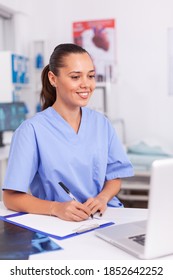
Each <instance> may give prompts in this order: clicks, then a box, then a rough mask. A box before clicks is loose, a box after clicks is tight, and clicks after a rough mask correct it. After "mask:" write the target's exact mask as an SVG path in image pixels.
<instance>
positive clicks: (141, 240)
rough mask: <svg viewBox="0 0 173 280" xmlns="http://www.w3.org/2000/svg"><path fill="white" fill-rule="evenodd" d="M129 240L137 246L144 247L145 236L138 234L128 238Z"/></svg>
mask: <svg viewBox="0 0 173 280" xmlns="http://www.w3.org/2000/svg"><path fill="white" fill-rule="evenodd" d="M129 239H131V240H133V241H134V242H137V243H138V244H140V245H142V246H144V245H145V234H140V235H136V236H130V237H129Z"/></svg>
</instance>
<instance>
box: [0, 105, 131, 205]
mask: <svg viewBox="0 0 173 280" xmlns="http://www.w3.org/2000/svg"><path fill="white" fill-rule="evenodd" d="M81 110H82V118H81V124H80V128H79V131H78V133H76V132H75V131H74V130H73V128H72V127H71V126H70V125H69V124H68V123H67V122H66V121H65V120H64V119H63V118H62V117H61V116H60V115H59V114H58V113H57V112H56V111H55V110H54V109H53V108H52V107H49V108H47V109H46V110H44V111H42V112H39V113H37V114H36V115H35V116H34V117H32V118H30V119H28V120H26V121H24V122H23V123H22V124H21V125H20V126H19V127H18V129H17V130H16V131H15V133H14V135H13V139H12V143H11V147H10V155H9V160H8V166H7V172H6V176H5V180H4V186H3V189H11V190H16V191H20V192H28V189H29V188H30V191H31V193H32V194H33V195H34V196H36V197H38V198H41V199H46V200H52V201H60V202H62V201H67V200H71V198H70V197H69V196H68V194H67V193H66V192H65V191H64V190H63V189H62V188H61V186H60V185H59V184H58V182H60V181H62V182H63V183H64V184H65V185H66V186H67V187H68V188H69V189H70V191H71V193H72V194H73V195H74V196H75V197H76V198H77V199H78V200H79V201H80V202H82V203H83V202H85V201H86V200H87V199H88V198H89V197H95V196H96V195H97V194H98V193H99V192H100V191H101V190H102V188H103V186H104V183H105V181H107V180H111V179H115V178H123V177H128V176H132V175H133V168H132V165H131V163H130V162H129V160H128V158H127V155H126V153H125V151H124V148H123V147H122V145H121V143H120V141H119V139H118V137H117V135H116V132H115V130H114V128H113V127H112V125H111V123H110V121H109V120H108V119H107V118H106V117H105V116H104V115H103V114H101V113H98V112H96V111H94V110H91V109H89V108H87V107H84V108H81ZM109 205H110V206H115V207H121V206H122V204H121V203H120V201H119V200H118V198H117V197H114V198H113V199H112V200H111V201H110V202H109Z"/></svg>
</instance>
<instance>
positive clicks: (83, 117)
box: [48, 107, 86, 138]
mask: <svg viewBox="0 0 173 280" xmlns="http://www.w3.org/2000/svg"><path fill="white" fill-rule="evenodd" d="M48 109H49V111H50V112H52V114H53V116H54V117H55V118H56V119H58V120H60V121H61V123H63V124H64V125H65V126H66V128H67V130H68V132H69V134H70V136H71V137H72V136H74V138H80V137H81V136H82V135H83V131H84V130H85V123H86V110H85V108H83V107H81V121H80V125H79V129H78V132H75V130H74V129H73V127H72V126H71V125H70V124H69V123H68V122H67V121H66V120H65V119H64V118H63V117H62V116H61V115H60V114H59V113H58V112H57V111H56V110H55V109H54V108H53V107H49V108H48Z"/></svg>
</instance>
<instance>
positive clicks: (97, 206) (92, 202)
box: [84, 196, 108, 215]
mask: <svg viewBox="0 0 173 280" xmlns="http://www.w3.org/2000/svg"><path fill="white" fill-rule="evenodd" d="M107 202H108V200H107V199H106V198H105V197H104V196H103V197H102V196H96V197H90V198H88V199H87V201H85V202H84V205H85V206H87V207H88V208H89V209H90V211H91V214H92V215H94V214H95V213H96V212H100V215H102V214H103V213H104V211H105V210H106V208H107Z"/></svg>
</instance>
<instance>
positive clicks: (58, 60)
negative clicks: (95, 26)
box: [40, 43, 89, 110]
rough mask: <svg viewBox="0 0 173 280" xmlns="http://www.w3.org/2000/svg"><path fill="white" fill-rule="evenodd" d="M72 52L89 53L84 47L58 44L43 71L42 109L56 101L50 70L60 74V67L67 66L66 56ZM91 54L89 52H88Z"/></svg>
mask: <svg viewBox="0 0 173 280" xmlns="http://www.w3.org/2000/svg"><path fill="white" fill-rule="evenodd" d="M71 53H88V52H87V51H86V50H85V49H83V48H82V47H80V46H78V45H75V44H71V43H67V44H60V45H58V46H57V47H56V48H55V49H54V51H53V53H52V54H51V56H50V60H49V64H48V65H47V66H45V68H44V69H43V71H42V75H41V80H42V90H41V94H40V100H41V104H42V110H44V109H46V108H48V107H50V106H52V105H53V104H54V102H55V101H56V89H55V87H53V86H52V85H51V84H50V82H49V78H48V72H49V71H52V72H53V73H54V75H56V76H58V75H59V68H62V67H64V66H65V64H64V57H66V56H68V55H70V54H71ZM88 55H89V54H88Z"/></svg>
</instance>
